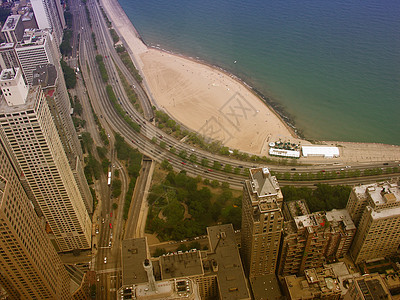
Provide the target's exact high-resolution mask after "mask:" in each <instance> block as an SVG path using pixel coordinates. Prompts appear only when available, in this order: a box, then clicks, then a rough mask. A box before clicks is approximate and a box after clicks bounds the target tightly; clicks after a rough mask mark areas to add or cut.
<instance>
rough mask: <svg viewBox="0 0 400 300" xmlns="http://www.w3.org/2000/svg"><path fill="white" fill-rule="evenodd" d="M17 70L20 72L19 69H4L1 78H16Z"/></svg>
mask: <svg viewBox="0 0 400 300" xmlns="http://www.w3.org/2000/svg"><path fill="white" fill-rule="evenodd" d="M17 72H18V69H4V70H2V71H1V74H0V80H1V81H3V80H6V81H8V80H11V79H14V77H15V75H16V74H17Z"/></svg>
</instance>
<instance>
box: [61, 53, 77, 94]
mask: <svg viewBox="0 0 400 300" xmlns="http://www.w3.org/2000/svg"><path fill="white" fill-rule="evenodd" d="M60 63H61V68H62V71H63V73H64V79H65V85H66V86H67V89H73V88H74V87H75V85H76V76H75V71H74V69H72V68H71V67H70V66H68V65H67V63H66V62H65V61H63V60H61V61H60Z"/></svg>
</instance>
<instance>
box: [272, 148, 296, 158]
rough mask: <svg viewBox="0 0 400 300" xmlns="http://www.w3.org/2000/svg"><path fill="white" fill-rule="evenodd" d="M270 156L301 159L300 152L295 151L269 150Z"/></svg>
mask: <svg viewBox="0 0 400 300" xmlns="http://www.w3.org/2000/svg"><path fill="white" fill-rule="evenodd" d="M269 155H277V156H283V157H295V158H299V157H300V152H299V151H293V150H285V149H276V148H269Z"/></svg>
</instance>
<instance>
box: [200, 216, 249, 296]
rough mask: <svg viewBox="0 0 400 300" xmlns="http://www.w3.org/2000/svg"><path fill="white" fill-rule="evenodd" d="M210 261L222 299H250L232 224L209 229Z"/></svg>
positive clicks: (208, 254) (208, 255)
mask: <svg viewBox="0 0 400 300" xmlns="http://www.w3.org/2000/svg"><path fill="white" fill-rule="evenodd" d="M207 233H208V239H209V242H210V250H209V251H208V253H207V257H208V259H209V260H210V261H211V262H212V265H213V269H214V271H215V273H216V274H217V280H218V288H219V293H220V297H221V299H227V300H232V299H250V293H249V290H248V287H247V283H246V278H245V275H244V272H243V267H242V262H241V260H240V255H239V250H238V248H237V245H236V239H235V232H234V230H233V227H232V224H225V225H219V226H213V227H207Z"/></svg>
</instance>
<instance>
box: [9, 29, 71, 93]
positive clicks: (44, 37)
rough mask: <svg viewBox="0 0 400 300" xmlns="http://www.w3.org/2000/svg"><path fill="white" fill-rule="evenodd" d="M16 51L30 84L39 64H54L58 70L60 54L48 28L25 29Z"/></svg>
mask: <svg viewBox="0 0 400 300" xmlns="http://www.w3.org/2000/svg"><path fill="white" fill-rule="evenodd" d="M15 52H16V54H17V57H18V60H19V64H20V66H21V68H22V72H23V73H24V74H25V77H26V80H27V82H28V84H29V85H32V82H33V71H34V70H36V67H37V66H41V65H44V64H53V65H55V66H56V69H57V72H58V69H59V65H60V63H59V55H58V52H57V49H56V46H55V44H54V42H53V37H52V35H51V34H50V33H49V32H48V31H47V30H41V29H32V30H28V29H27V30H25V33H24V37H23V40H22V41H20V42H19V43H17V45H16V46H15ZM59 76H60V77H61V75H59ZM62 78H63V77H62Z"/></svg>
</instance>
